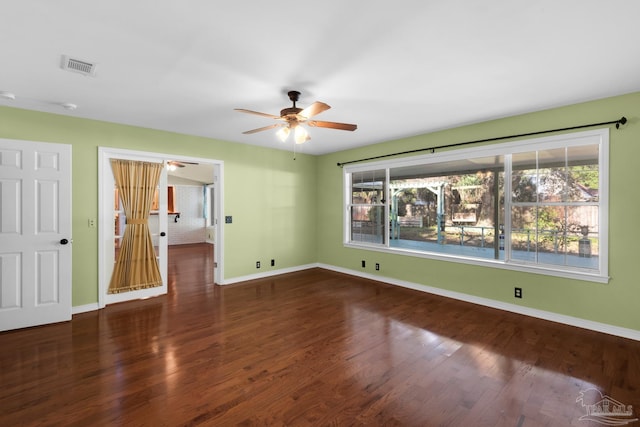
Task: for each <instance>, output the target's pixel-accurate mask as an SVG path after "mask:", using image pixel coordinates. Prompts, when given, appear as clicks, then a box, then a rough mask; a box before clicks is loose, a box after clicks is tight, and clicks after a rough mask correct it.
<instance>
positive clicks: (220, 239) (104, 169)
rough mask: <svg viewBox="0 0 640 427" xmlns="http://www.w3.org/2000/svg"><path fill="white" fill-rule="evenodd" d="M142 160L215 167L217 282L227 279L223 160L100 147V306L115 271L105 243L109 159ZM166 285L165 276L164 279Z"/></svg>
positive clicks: (110, 234)
mask: <svg viewBox="0 0 640 427" xmlns="http://www.w3.org/2000/svg"><path fill="white" fill-rule="evenodd" d="M140 157H144V158H146V159H154V160H157V161H158V162H163V163H164V162H166V161H167V160H175V161H183V162H195V163H201V164H202V163H205V164H211V165H212V166H213V167H214V176H213V177H212V181H213V182H215V184H216V185H215V206H214V208H215V214H216V218H214V226H215V227H216V231H215V235H216V247H215V250H214V263H215V266H216V267H215V268H214V282H215V283H218V284H220V283H222V279H223V278H224V262H223V259H224V235H223V230H224V227H222V221H221V220H220V218H222V212H224V210H223V200H224V196H223V195H224V179H223V177H224V162H223V161H222V160H215V159H207V158H203V157H190V156H180V155H175V154H164V153H154V152H147V151H135V150H127V149H120V148H110V147H98V224H99V233H98V235H99V242H98V276H99V280H98V307H99V308H104V307H105V306H106V303H107V301H106V295H107V290H108V287H109V280H110V277H107V276H108V273H107V272H110V271H111V270H112V268H108V266H107V259H106V256H107V253H106V249H105V248H106V242H107V241H111V242H112V241H113V239H112V237H113V227H112V225H111V224H107V223H106V221H108V220H107V218H109V217H110V215H109V210H110V211H111V212H113V200H111V199H110V200H106V199H105V197H107V194H105V188H104V185H105V180H106V178H107V177H109V176H110V175H106V174H111V168H110V165H109V161H108V160H109V159H111V158H120V159H130V160H138V159H139V158H140ZM163 280H165V283H166V277H163Z"/></svg>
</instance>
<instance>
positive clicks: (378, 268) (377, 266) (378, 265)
mask: <svg viewBox="0 0 640 427" xmlns="http://www.w3.org/2000/svg"><path fill="white" fill-rule="evenodd" d="M376 271H380V264H378V263H377V262H376Z"/></svg>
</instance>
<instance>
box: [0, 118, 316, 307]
mask: <svg viewBox="0 0 640 427" xmlns="http://www.w3.org/2000/svg"><path fill="white" fill-rule="evenodd" d="M0 138H6V139H19V140H31V141H43V142H56V143H63V144H71V145H72V156H73V170H72V174H73V207H72V213H73V225H72V227H73V305H74V306H79V305H85V304H91V303H95V302H97V301H98V228H89V227H88V219H89V218H98V194H97V191H98V147H99V146H102V147H116V148H126V149H130V150H140V151H148V152H157V153H167V154H181V155H185V156H194V157H203V158H211V159H216V160H222V161H224V180H225V188H224V215H232V216H233V224H225V225H223V226H224V227H225V235H224V238H225V253H224V262H225V269H224V275H225V278H226V279H229V278H234V277H241V276H246V275H250V274H254V273H257V272H265V271H269V270H274V269H280V268H287V267H295V266H299V265H305V264H309V263H314V262H316V261H317V253H316V245H315V234H316V233H315V230H316V223H317V214H316V210H317V209H316V197H315V194H314V191H313V189H315V183H316V163H317V158H316V157H314V156H308V155H302V154H298V155H297V158H296V160H293V155H292V153H291V152H289V151H282V150H271V149H265V148H260V147H256V146H249V145H244V144H234V143H230V142H224V141H217V140H213V139H207V138H198V137H193V136H187V135H180V134H175V133H170V132H162V131H156V130H151V129H143V128H138V127H132V126H124V125H118V124H113V123H105V122H99V121H94V120H85V119H77V118H71V117H66V116H60V115H55V114H46V113H39V112H32V111H26V110H20V109H13V108H7V107H0ZM272 258H275V259H276V263H277V264H276V267H270V265H269V262H268V261H269V260H271V259H272ZM258 260H260V261H261V263H262V268H261V269H260V270H256V268H255V262H256V261H258Z"/></svg>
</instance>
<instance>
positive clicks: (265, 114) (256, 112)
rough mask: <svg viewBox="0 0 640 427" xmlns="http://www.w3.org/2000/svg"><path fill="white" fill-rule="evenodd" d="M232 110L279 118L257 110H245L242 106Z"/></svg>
mask: <svg viewBox="0 0 640 427" xmlns="http://www.w3.org/2000/svg"><path fill="white" fill-rule="evenodd" d="M234 110H236V111H240V112H241V113H249V114H255V115H256V116H263V117H269V118H270V119H279V118H280V116H274V115H273V114H269V113H261V112H259V111H252V110H245V109H244V108H234Z"/></svg>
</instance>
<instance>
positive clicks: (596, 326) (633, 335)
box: [318, 264, 640, 341]
mask: <svg viewBox="0 0 640 427" xmlns="http://www.w3.org/2000/svg"><path fill="white" fill-rule="evenodd" d="M318 267H320V268H324V269H326V270H331V271H336V272H338V273H345V274H350V275H352V276H357V277H362V278H365V279H371V280H375V281H378V282H383V283H388V284H390V285H396V286H402V287H403V288H409V289H414V290H417V291H421V292H427V293H430V294H434V295H440V296H443V297H447V298H453V299H457V300H460V301H465V302H470V303H473V304H478V305H483V306H486V307H491V308H497V309H499V310H504V311H510V312H512V313H517V314H523V315H525V316H530V317H536V318H538V319H544V320H549V321H551V322H556V323H562V324H565V325H570V326H576V327H578V328H582V329H589V330H592V331H597V332H602V333H605V334H609V335H615V336H618V337H623V338H629V339H632V340H635V341H640V331H637V330H635V329H628V328H622V327H620V326H615V325H609V324H606V323H600V322H594V321H592V320H587V319H581V318H579V317H572V316H566V315H564V314H558V313H553V312H551V311H544V310H538V309H536V308H530V307H523V306H520V305H516V304H510V303H506V302H502V301H496V300H492V299H489V298H482V297H477V296H474V295H469V294H463V293H461V292H455V291H448V290H446V289H440V288H435V287H433V286H426V285H420V284H417V283H412V282H407V281H404V280H398V279H393V278H390V277H384V276H376V275H373V274H368V273H363V272H361V271H356V270H350V269H346V268H341V267H336V266H333V265H327V264H318Z"/></svg>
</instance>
